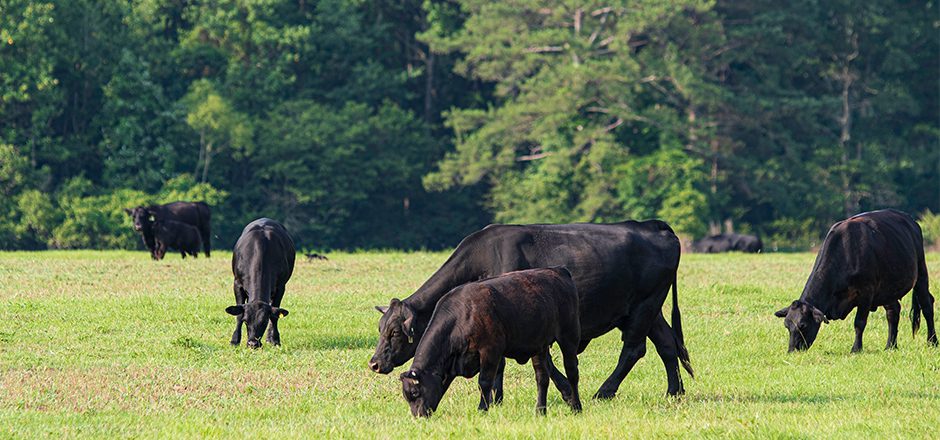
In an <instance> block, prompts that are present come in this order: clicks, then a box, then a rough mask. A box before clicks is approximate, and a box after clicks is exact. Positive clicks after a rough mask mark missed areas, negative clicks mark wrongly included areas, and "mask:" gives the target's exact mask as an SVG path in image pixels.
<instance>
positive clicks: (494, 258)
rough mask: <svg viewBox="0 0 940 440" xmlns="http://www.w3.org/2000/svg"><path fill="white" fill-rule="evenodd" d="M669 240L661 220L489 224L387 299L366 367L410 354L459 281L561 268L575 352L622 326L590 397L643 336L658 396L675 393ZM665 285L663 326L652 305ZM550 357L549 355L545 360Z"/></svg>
mask: <svg viewBox="0 0 940 440" xmlns="http://www.w3.org/2000/svg"><path fill="white" fill-rule="evenodd" d="M679 252H680V250H679V239H678V238H677V237H676V234H675V233H673V231H672V229H671V228H670V227H669V225H667V224H666V223H664V222H661V221H658V220H651V221H645V222H636V221H626V222H622V223H613V224H589V223H579V224H567V225H490V226H487V227H486V228H484V229H483V230H481V231H477V232H475V233H473V234H471V235H469V236H467V237H466V238H464V239H463V241H461V242H460V244H459V245H458V246H457V249H455V250H454V253H453V254H451V256H450V258H448V259H447V261H446V262H445V263H444V265H443V266H441V267H440V269H438V270H437V272H435V273H434V275H432V276H431V278H429V279H428V280H427V281H426V282H425V283H424V284H423V285H422V286H421V287H420V288H419V289H418V290H417V291H416V292H415V293H414V294H413V295H411V296H409V297H408V298H405V299H404V300H402V301H399V300H398V299H392V301H391V303H390V304H389V305H388V306H387V307H376V309H378V310H379V311H380V312H382V318H381V319H380V320H379V342H378V345H377V346H376V348H375V355H374V356H372V359H371V360H370V361H369V366H370V368H372V370H374V371H375V372H377V373H381V374H387V373H389V372H391V371H392V369H394V368H395V367H397V366H399V365H402V364H404V363H405V362H407V361H408V359H410V358H411V357H412V356H414V353H415V348H416V343H417V342H420V341H421V337H422V336H423V335H424V332H425V329H426V328H427V326H428V322H429V321H430V320H431V313H432V312H433V311H434V306H435V305H436V304H437V302H438V301H439V300H440V299H441V297H442V296H444V294H446V293H447V292H449V291H450V290H451V289H453V288H454V287H457V286H459V285H461V284H464V283H468V282H472V281H476V280H479V279H482V278H487V277H493V276H496V275H499V274H503V273H506V272H510V271H514V270H521V269H529V268H536V267H554V266H564V267H567V268H568V270H570V271H571V274H572V276H573V277H574V281H575V284H576V285H577V286H578V295H579V297H580V299H581V301H580V313H581V343H580V346H579V347H578V351H579V352H581V351H583V350H584V349H585V348H586V347H587V345H588V343H590V341H591V340H592V339H594V338H597V337H600V336H601V335H603V334H605V333H607V332H609V331H611V330H613V329H615V328H616V329H619V330H620V331H621V333H622V336H621V339H622V340H623V348H622V350H621V352H620V358H619V361H618V362H617V367H616V368H615V369H614V371H613V373H611V375H610V377H608V378H607V380H606V381H604V384H603V385H601V387H600V389H599V390H598V391H597V393H596V394H595V396H594V397H596V398H612V397H614V395H615V394H616V392H617V388H619V386H620V383H621V382H623V380H624V378H625V377H626V376H627V373H629V372H630V370H631V369H632V368H633V366H634V364H636V362H637V361H638V360H640V358H642V357H643V356H644V355H645V354H646V338H647V337H649V339H650V340H651V341H652V342H653V344H654V345H655V346H656V350H657V352H658V353H659V356H660V357H661V358H662V360H663V364H664V365H665V367H666V376H667V379H668V393H669V394H673V395H674V394H680V393H682V392H684V389H683V386H682V379H681V377H680V376H679V361H680V360H681V361H682V365H683V366H684V367H685V368H686V370H687V371H688V372H689V374H692V369H691V366H690V364H689V354H688V352H687V351H686V349H685V344H684V342H683V337H682V326H681V317H680V313H679V305H678V303H677V294H676V272H677V270H678V267H679ZM670 286H672V293H673V296H672V300H673V302H672V323H673V325H674V326H675V328H674V329H673V328H670V327H669V324H667V323H666V320H665V319H664V318H663V314H662V306H663V302H664V301H665V299H666V296H667V295H668V293H669V287H670ZM549 362H550V361H549ZM550 367H551V369H552V380H553V381H554V382H555V385H556V386H557V387H558V389H559V391H561V392H562V395H563V396H565V398H566V399H568V398H569V397H570V393H571V388H570V386H568V384H567V381H566V380H565V378H564V376H563V375H562V374H561V373H560V372H559V371H558V370H557V369H556V368H554V366H551V365H550ZM501 380H502V374H501V373H500V374H499V375H497V378H496V386H495V387H496V402H497V403H498V402H499V401H500V400H501V399H502V382H501Z"/></svg>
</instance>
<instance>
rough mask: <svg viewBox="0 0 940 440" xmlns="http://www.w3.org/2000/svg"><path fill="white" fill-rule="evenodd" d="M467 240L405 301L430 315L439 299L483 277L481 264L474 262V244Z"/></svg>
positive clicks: (416, 309) (420, 311)
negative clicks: (479, 267) (480, 268)
mask: <svg viewBox="0 0 940 440" xmlns="http://www.w3.org/2000/svg"><path fill="white" fill-rule="evenodd" d="M466 240H467V239H464V242H461V243H460V245H458V246H457V249H455V250H454V252H453V253H452V254H451V255H450V257H448V258H447V261H445V262H444V264H443V265H441V267H440V268H438V269H437V271H436V272H434V274H433V275H431V277H430V278H428V280H427V281H425V282H424V284H422V285H421V287H419V288H418V290H416V291H415V293H413V294H412V295H411V296H409V297H408V298H405V299H404V300H403V302H405V303H407V304H408V305H409V306H411V307H412V308H413V309H414V310H415V311H417V312H418V313H419V314H420V313H426V314H427V315H426V316H430V314H431V312H433V311H434V307H436V306H437V303H438V301H440V300H441V298H443V297H444V295H446V294H447V293H448V292H450V291H451V289H453V288H455V287H457V286H460V285H461V284H466V283H468V282H470V281H476V280H478V279H479V278H480V277H481V273H479V272H480V271H479V270H477V268H478V266H479V265H478V264H476V263H475V262H474V261H475V259H474V258H473V254H472V253H471V249H472V248H473V246H472V245H468V244H466V243H465V241H466Z"/></svg>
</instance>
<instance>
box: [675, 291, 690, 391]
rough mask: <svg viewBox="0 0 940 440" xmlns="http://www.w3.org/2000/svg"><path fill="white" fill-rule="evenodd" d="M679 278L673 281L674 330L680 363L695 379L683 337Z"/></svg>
mask: <svg viewBox="0 0 940 440" xmlns="http://www.w3.org/2000/svg"><path fill="white" fill-rule="evenodd" d="M676 277H677V276H674V278H673V279H672V330H673V333H675V337H676V346H677V347H678V350H679V361H680V362H682V368H685V371H687V372H688V373H689V376H691V377H693V378H694V377H695V372H694V371H692V361H691V360H690V359H689V350H688V349H686V348H685V337H683V335H682V316H681V315H680V314H679V293H678V287H677V280H676Z"/></svg>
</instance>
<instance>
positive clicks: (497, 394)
mask: <svg viewBox="0 0 940 440" xmlns="http://www.w3.org/2000/svg"><path fill="white" fill-rule="evenodd" d="M505 370H506V358H503V359H502V360H500V361H499V369H497V370H496V379H495V380H494V381H493V405H499V404H501V403H503V373H504V372H505Z"/></svg>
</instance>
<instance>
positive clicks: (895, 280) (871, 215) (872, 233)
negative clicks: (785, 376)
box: [776, 209, 937, 352]
mask: <svg viewBox="0 0 940 440" xmlns="http://www.w3.org/2000/svg"><path fill="white" fill-rule="evenodd" d="M928 287H929V286H928V280H927V264H926V262H925V261H924V239H923V235H922V234H921V230H920V226H918V225H917V222H915V221H914V220H913V219H912V218H911V216H909V215H908V214H906V213H904V212H901V211H896V210H893V209H887V210H883V211H873V212H866V213H862V214H858V215H856V216H854V217H851V218H849V219H847V220H843V221H840V222H838V223H836V224H834V225H833V226H832V228H830V229H829V233H828V234H826V239H825V241H823V244H822V247H821V248H820V249H819V254H817V255H816V263H815V265H813V272H812V273H811V274H810V275H809V279H808V280H807V281H806V286H805V287H803V294H802V295H800V299H798V300H796V301H793V303H792V304H790V305H789V306H787V307H785V308H783V309H781V310H779V311H777V313H776V316H778V317H781V318H786V319H785V320H784V324H785V325H786V327H787V329H788V330H789V331H790V351H794V350H806V349H808V348H809V347H810V346H812V345H813V341H815V340H816V335H817V333H818V332H819V327H820V324H821V323H824V322H825V323H828V322H829V320H830V319H845V317H846V316H848V314H849V312H851V311H852V309H854V308H856V307H857V308H858V312H857V313H856V315H855V345H853V346H852V351H853V352H857V351H860V350H861V349H862V332H864V331H865V324H866V323H867V322H868V313H869V312H872V311H874V310H875V309H876V308H878V306H881V307H884V309H885V312H886V314H887V319H888V344H887V347H886V348H893V347H896V346H897V336H898V322H899V321H900V314H901V303H900V301H899V300H900V299H901V297H903V296H904V295H906V294H907V292H908V291H910V290H911V289H912V288H913V289H914V294H913V295H911V303H912V307H911V325H912V327H913V331H914V332H915V333H916V332H917V329H918V327H919V326H920V315H921V313H923V315H924V318H925V320H926V321H927V341H928V342H930V343H931V344H933V345H937V333H936V331H935V330H934V318H933V303H934V298H933V296H932V295H931V294H930V292H929V291H928Z"/></svg>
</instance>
